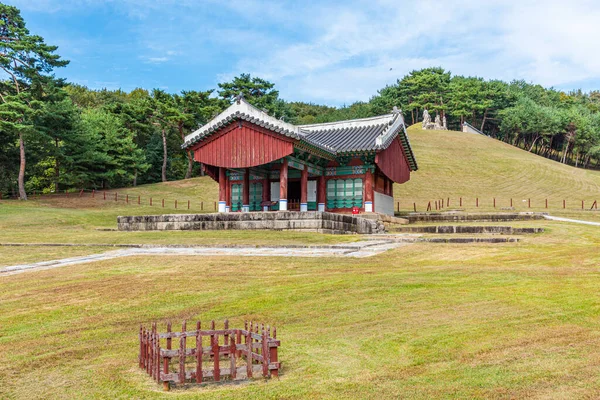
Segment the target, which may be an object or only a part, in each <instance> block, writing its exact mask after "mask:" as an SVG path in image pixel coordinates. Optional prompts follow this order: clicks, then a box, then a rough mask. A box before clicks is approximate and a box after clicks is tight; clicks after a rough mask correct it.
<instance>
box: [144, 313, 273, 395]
mask: <svg viewBox="0 0 600 400" xmlns="http://www.w3.org/2000/svg"><path fill="white" fill-rule="evenodd" d="M271 334H272V335H273V336H271ZM188 338H189V339H190V341H193V342H194V343H193V344H194V345H195V347H188V346H189V344H188V343H187V342H188ZM139 339H140V355H139V366H140V368H142V369H144V370H145V371H146V372H147V373H148V375H150V376H151V377H152V378H153V379H154V380H156V381H157V382H158V383H160V382H162V383H163V388H164V390H169V389H170V383H171V382H175V383H178V384H185V383H203V382H211V381H212V382H219V381H221V380H222V379H228V380H242V379H250V378H252V377H260V376H262V377H265V378H267V377H271V376H275V377H277V376H279V369H280V363H279V362H278V358H277V348H278V347H279V345H280V342H279V340H277V330H276V328H275V327H273V330H272V332H271V328H270V327H269V326H267V327H265V326H264V325H262V324H261V325H260V327H259V325H258V324H255V323H253V322H249V323H248V322H245V323H244V329H230V328H229V321H227V320H225V323H224V327H223V329H215V321H211V323H210V329H207V330H202V326H201V323H200V321H198V322H197V323H196V329H195V330H192V331H188V330H187V324H186V322H185V321H184V322H183V324H182V327H181V332H173V331H172V326H171V323H170V322H169V323H167V331H166V332H164V333H159V332H158V328H157V324H156V323H153V324H152V327H151V328H150V329H146V328H144V327H143V326H140V333H139ZM173 339H179V348H177V349H173ZM207 342H208V343H207ZM175 359H176V360H177V361H176V362H175ZM222 363H224V365H225V367H223V366H222Z"/></svg>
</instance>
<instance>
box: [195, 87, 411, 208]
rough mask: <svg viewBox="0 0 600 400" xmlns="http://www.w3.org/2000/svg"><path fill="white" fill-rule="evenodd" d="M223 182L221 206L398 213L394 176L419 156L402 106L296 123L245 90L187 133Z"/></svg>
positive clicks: (404, 177) (404, 174) (406, 174)
mask: <svg viewBox="0 0 600 400" xmlns="http://www.w3.org/2000/svg"><path fill="white" fill-rule="evenodd" d="M183 147H184V148H186V149H190V150H192V151H193V152H194V159H195V160H196V161H198V162H201V163H203V164H204V165H205V169H206V171H207V173H208V174H209V175H210V176H211V177H212V178H213V179H214V180H216V181H217V182H219V212H228V211H243V212H248V211H277V210H282V211H283V210H293V209H297V210H300V211H309V210H318V211H332V212H351V210H352V209H353V208H354V207H357V208H358V209H359V210H360V211H364V212H373V211H374V212H378V213H385V214H393V213H394V198H393V183H394V182H395V183H404V182H406V181H408V180H409V179H410V173H411V171H416V170H417V162H416V160H415V156H414V154H413V152H412V149H411V147H410V143H409V141H408V137H407V135H406V129H405V125H404V118H403V117H402V113H401V112H400V111H398V110H396V109H395V108H394V111H392V113H391V114H387V115H382V116H378V117H372V118H363V119H355V120H349V121H340V122H331V123H324V124H314V125H292V124H290V123H287V122H284V121H282V120H279V119H277V118H275V117H272V116H270V115H268V114H267V113H265V112H263V111H261V110H259V109H257V108H256V107H254V106H252V105H251V104H249V103H248V102H246V101H245V100H244V99H243V98H242V97H241V96H240V97H238V99H236V101H235V102H234V103H233V104H232V105H231V106H230V107H229V108H227V109H226V110H225V111H223V112H222V113H221V114H219V115H218V116H216V117H215V118H214V119H213V120H211V121H210V122H209V123H207V124H206V125H204V126H202V127H200V128H199V129H198V130H196V131H195V132H193V133H191V134H190V135H188V136H187V137H186V138H185V143H184V145H183Z"/></svg>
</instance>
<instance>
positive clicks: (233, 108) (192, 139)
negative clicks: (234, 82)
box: [182, 98, 300, 148]
mask: <svg viewBox="0 0 600 400" xmlns="http://www.w3.org/2000/svg"><path fill="white" fill-rule="evenodd" d="M238 119H241V120H244V121H248V122H251V123H253V124H256V125H258V126H262V127H263V128H266V129H269V130H270V131H273V132H277V133H280V134H282V135H284V136H288V137H291V138H294V139H300V135H299V134H298V131H299V129H298V127H297V126H295V125H292V124H289V123H287V122H285V121H282V120H279V119H277V118H275V117H272V116H270V115H269V114H267V113H266V112H264V111H261V110H259V109H258V108H256V107H254V106H253V105H251V104H250V103H248V102H247V101H245V100H244V99H243V98H240V99H237V100H236V101H235V102H234V103H233V104H232V105H230V106H229V107H228V108H227V109H226V110H225V111H223V112H222V113H221V114H219V115H217V116H216V117H214V118H213V119H212V120H211V121H210V122H209V123H207V124H206V125H203V126H201V127H200V128H198V129H197V130H196V131H194V132H192V133H190V134H189V135H187V136H186V137H185V142H184V143H183V145H182V147H183V148H186V147H189V146H191V145H192V144H194V143H197V142H199V141H201V140H202V139H205V138H206V137H208V136H210V135H211V134H212V133H213V132H215V131H217V130H219V129H220V128H222V127H224V126H226V125H228V124H229V123H231V122H232V121H236V120H238Z"/></svg>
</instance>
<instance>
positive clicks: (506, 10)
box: [12, 0, 600, 104]
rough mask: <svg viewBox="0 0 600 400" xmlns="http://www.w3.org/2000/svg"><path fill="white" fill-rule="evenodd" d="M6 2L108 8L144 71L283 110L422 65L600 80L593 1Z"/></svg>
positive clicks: (530, 77)
mask: <svg viewBox="0 0 600 400" xmlns="http://www.w3.org/2000/svg"><path fill="white" fill-rule="evenodd" d="M12 3H14V4H16V5H17V6H20V7H22V8H23V9H27V10H30V11H40V10H41V11H44V10H45V11H44V12H56V11H59V10H60V11H63V12H65V13H68V12H87V13H93V12H96V11H97V10H98V9H101V8H105V7H112V8H113V10H114V11H115V12H117V13H119V14H121V15H123V16H127V18H128V19H129V21H130V22H131V23H130V27H129V29H130V32H128V33H127V34H128V35H129V36H128V38H129V39H131V42H128V46H131V47H132V51H135V52H136V53H137V54H136V57H139V60H141V61H142V62H145V63H152V64H160V63H165V62H172V63H176V64H173V65H178V66H179V67H181V68H183V66H185V67H189V68H190V69H191V70H192V71H194V74H202V73H203V69H204V68H210V70H212V71H213V72H212V73H211V74H213V75H214V76H210V77H205V82H206V80H212V81H213V83H212V85H213V87H214V85H215V84H216V83H217V82H218V81H220V80H223V79H230V78H232V77H233V76H235V75H237V74H239V73H242V72H250V73H252V74H253V75H258V76H261V77H264V78H266V79H269V80H271V81H273V82H275V83H276V84H277V87H278V88H279V89H280V92H281V94H282V96H283V97H284V98H286V99H289V100H306V101H315V102H326V103H328V104H342V103H350V102H353V101H356V100H368V99H369V97H371V96H372V95H374V94H375V93H376V91H377V90H378V89H380V88H382V87H383V86H384V85H385V84H388V83H393V82H395V80H396V79H398V78H401V77H402V76H403V75H405V74H406V73H408V72H410V71H411V70H412V69H418V68H423V67H428V66H442V67H444V68H446V69H448V70H451V71H452V72H453V73H454V74H461V75H478V76H483V77H485V78H497V79H504V80H512V79H525V80H527V81H532V82H535V83H541V84H543V85H545V86H560V87H572V88H577V87H578V86H579V85H580V84H583V82H593V81H598V80H600V52H598V51H596V49H597V44H596V40H597V38H598V37H599V36H600V24H599V23H598V21H600V3H598V2H597V1H593V0H571V1H568V2H567V1H564V0H545V1H543V2H542V1H536V0H486V1H482V0H449V1H445V2H440V1H437V0H421V1H406V0H405V1H402V0H347V1H345V2H343V3H338V2H329V1H321V2H303V1H292V0H288V1H278V2H272V1H268V0H229V1H218V0H206V1H195V0H107V1H101V0H13V2H12ZM80 47H81V48H85V47H84V46H80ZM71 53H75V52H74V51H73V52H71ZM390 68H392V70H391V71H390ZM214 71H219V72H214ZM164 83H169V82H164ZM123 86H127V85H126V83H124V85H123ZM171 86H173V85H171ZM584 89H586V88H585V87H584Z"/></svg>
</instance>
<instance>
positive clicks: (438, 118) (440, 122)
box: [433, 114, 442, 131]
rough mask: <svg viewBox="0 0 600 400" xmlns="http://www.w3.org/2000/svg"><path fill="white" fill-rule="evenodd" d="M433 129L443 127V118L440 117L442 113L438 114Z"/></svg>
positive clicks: (437, 129)
mask: <svg viewBox="0 0 600 400" xmlns="http://www.w3.org/2000/svg"><path fill="white" fill-rule="evenodd" d="M433 129H435V130H436V131H439V130H441V129H442V120H441V119H440V114H436V116H435V123H434V124H433Z"/></svg>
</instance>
